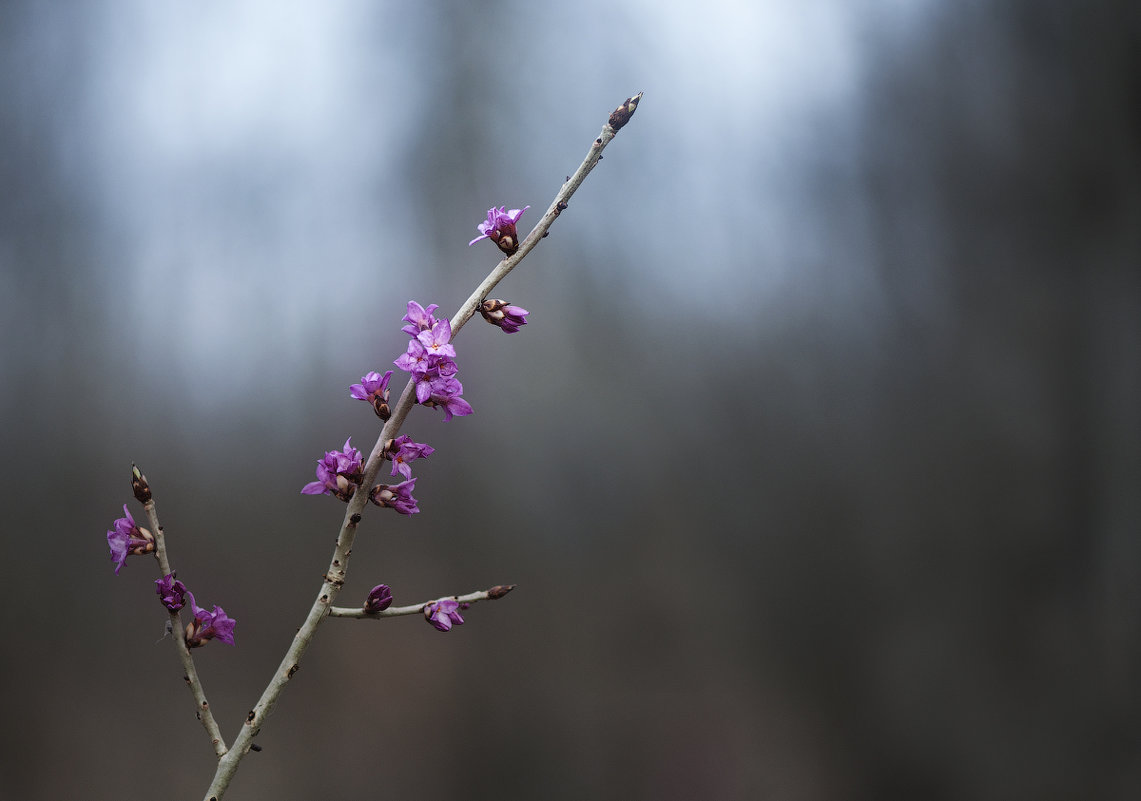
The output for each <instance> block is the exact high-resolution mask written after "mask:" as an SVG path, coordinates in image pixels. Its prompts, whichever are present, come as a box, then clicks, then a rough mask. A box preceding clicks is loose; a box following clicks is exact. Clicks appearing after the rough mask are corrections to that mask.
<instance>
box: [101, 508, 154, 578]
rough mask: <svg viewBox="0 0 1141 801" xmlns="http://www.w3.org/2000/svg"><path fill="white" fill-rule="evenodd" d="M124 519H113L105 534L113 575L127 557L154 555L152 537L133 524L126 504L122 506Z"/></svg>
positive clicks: (132, 518) (124, 562) (117, 571)
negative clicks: (144, 554) (113, 566)
mask: <svg viewBox="0 0 1141 801" xmlns="http://www.w3.org/2000/svg"><path fill="white" fill-rule="evenodd" d="M123 514H124V515H125V517H119V518H116V519H115V522H114V523H112V524H111V526H112V528H111V530H110V531H108V532H107V547H109V548H110V549H111V561H113V562H115V575H118V574H119V569H120V568H122V567H123V565H124V564H126V562H127V557H128V556H135V555H137V554H142V553H154V550H155V538H154V535H153V534H151V533H150V532H149V531H147V530H146V529H145V528H142V527H141V526H139V525H138V524H137V523H136V522H135V518H134V517H132V516H131V512H130V510H129V509H127V504H123Z"/></svg>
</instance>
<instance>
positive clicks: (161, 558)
mask: <svg viewBox="0 0 1141 801" xmlns="http://www.w3.org/2000/svg"><path fill="white" fill-rule="evenodd" d="M143 509H144V510H145V511H146V513H147V521H148V522H149V523H150V525H151V531H152V532H153V533H154V537H155V557H156V558H157V559H158V567H159V570H160V571H161V572H162V575H163V577H166V576H169V575H170V574H171V572H172V571H171V569H170V559H169V557H168V556H167V553H166V535H165V534H164V533H163V530H162V526H161V525H159V522H158V511H157V510H156V509H155V502H154V500H153V499H152V500H149V501H147V502H146V503H144V504H143ZM167 611H168V612H170V610H167ZM170 625H171V635H172V636H171V639H173V640H174V648H175V650H176V651H178V659H179V661H181V662H182V670H183V674H182V678H183V680H184V681H185V682H186V686H187V687H189V688H190V694H191V695H193V696H194V705H195V706H196V707H197V709H198V719H199V720H200V721H202V727H203V728H204V729H206V734H207V735H209V737H210V745H211V746H213V748H214V753H215V754H217V755H218V756H219V757H221V756H222V755H223V754H225V753H226V741H225V740H224V739H223V738H222V730H221V729H219V728H218V722H217V721H216V720H214V713H213V712H211V711H210V703H209V702H208V701H207V700H206V690H205V688H204V687H203V686H202V680H201V679H199V678H198V671H197V670H195V668H194V657H192V656H191V655H190V649H189V648H188V647H187V646H186V630H185V629H184V628H183V626H182V614H181V612H170Z"/></svg>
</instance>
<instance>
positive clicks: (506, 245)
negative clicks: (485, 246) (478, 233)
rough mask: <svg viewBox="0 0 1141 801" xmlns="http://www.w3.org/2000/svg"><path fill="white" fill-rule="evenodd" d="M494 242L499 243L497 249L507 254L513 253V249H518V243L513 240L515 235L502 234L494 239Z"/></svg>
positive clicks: (511, 254)
mask: <svg viewBox="0 0 1141 801" xmlns="http://www.w3.org/2000/svg"><path fill="white" fill-rule="evenodd" d="M495 244H497V245H499V249H500V250H502V251H503V252H504V253H506V254H507V255H508V256H513V255H515V251H517V250H518V249H519V243H518V242H516V241H515V237H513V236H512V235H511V234H504V235H503V236H501V237H499V239H497V240H495Z"/></svg>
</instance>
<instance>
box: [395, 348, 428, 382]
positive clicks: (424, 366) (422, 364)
mask: <svg viewBox="0 0 1141 801" xmlns="http://www.w3.org/2000/svg"><path fill="white" fill-rule="evenodd" d="M393 364H395V365H396V366H397V367H399V369H400V370H403V371H404V372H406V373H412V378H414V379H415V380H416V381H419V380H420V379H422V378H423V377H424V375H427V374H428V373H429V371H431V369H432V363H431V359H430V358H429V357H428V349H427V348H424V346H423V343H422V342H421V341H420V340H419V339H412V340H410V341H408V349H407V350H405V351H404V353H403V354H400V355H399V356H397V357H396V359H395V361H394V362H393Z"/></svg>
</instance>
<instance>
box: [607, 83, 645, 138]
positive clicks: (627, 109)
mask: <svg viewBox="0 0 1141 801" xmlns="http://www.w3.org/2000/svg"><path fill="white" fill-rule="evenodd" d="M641 99H642V92H638V94H636V95H634V96H633V97H628V98H626V102H625V103H623V104H622V105H620V106H619V107H618V108H616V109H614V113H613V114H611V115H610V127H611V128H613V129H614V132H615V133H617V132H618V131H619V130H621V129H622V126H623V125H625V124H626V123H628V122H629V121H630V118H631V117H633V116H634V112H635V111H637V110H638V101H640V100H641Z"/></svg>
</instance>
